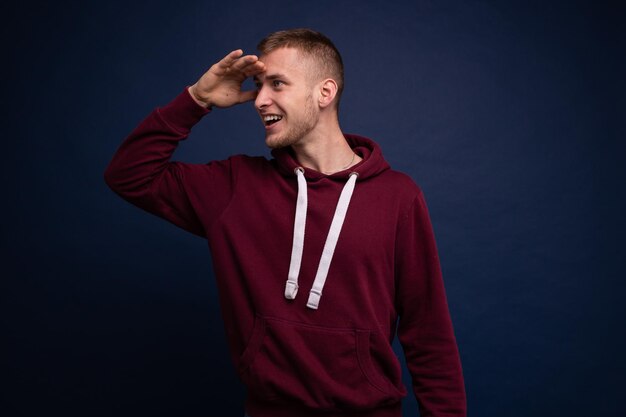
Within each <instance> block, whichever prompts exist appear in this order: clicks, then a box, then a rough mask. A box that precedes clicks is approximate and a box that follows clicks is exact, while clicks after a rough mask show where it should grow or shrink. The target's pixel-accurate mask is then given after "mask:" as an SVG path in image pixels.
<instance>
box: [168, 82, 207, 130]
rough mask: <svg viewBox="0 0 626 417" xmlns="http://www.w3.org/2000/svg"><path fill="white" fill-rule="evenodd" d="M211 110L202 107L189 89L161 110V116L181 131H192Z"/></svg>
mask: <svg viewBox="0 0 626 417" xmlns="http://www.w3.org/2000/svg"><path fill="white" fill-rule="evenodd" d="M210 112H211V109H208V108H205V107H202V106H200V105H199V104H198V103H196V102H195V100H194V99H193V98H192V97H191V95H190V94H189V91H188V87H185V90H184V91H183V92H181V93H180V94H179V95H178V96H176V98H174V100H172V101H171V102H170V103H169V104H167V105H166V106H163V107H161V108H159V115H160V116H161V117H162V118H163V120H165V121H166V122H167V124H168V125H170V126H172V127H173V128H175V129H176V130H179V131H190V130H191V128H192V127H193V126H194V125H195V124H196V123H198V122H199V121H200V120H201V119H202V118H203V117H204V116H205V115H207V114H208V113H210Z"/></svg>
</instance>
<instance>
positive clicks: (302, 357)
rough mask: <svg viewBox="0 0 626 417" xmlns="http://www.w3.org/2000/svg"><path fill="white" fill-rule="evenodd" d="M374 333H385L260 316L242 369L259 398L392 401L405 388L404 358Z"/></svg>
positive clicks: (349, 404)
mask: <svg viewBox="0 0 626 417" xmlns="http://www.w3.org/2000/svg"><path fill="white" fill-rule="evenodd" d="M374 338H381V336H379V335H377V334H376V333H374V332H372V331H369V330H357V329H345V328H331V327H321V326H312V325H307V324H302V323H294V322H290V321H285V320H282V319H275V318H267V317H260V316H257V318H256V320H255V324H254V330H253V332H252V336H251V338H250V342H249V344H248V347H247V348H246V350H245V351H244V353H243V355H242V356H241V358H240V364H239V374H240V376H241V378H242V380H243V382H244V383H245V384H246V386H247V387H248V391H249V394H250V395H251V396H254V397H256V398H259V399H261V400H271V401H281V402H297V403H299V404H304V405H306V406H308V407H313V408H318V409H326V410H332V409H344V408H351V409H367V408H372V407H376V406H381V405H385V404H392V403H395V402H397V401H399V400H400V399H401V398H402V397H403V396H404V395H405V394H406V391H405V390H404V388H403V387H402V385H401V375H400V373H401V371H400V364H399V362H398V360H397V358H396V356H395V354H394V353H393V351H392V350H391V347H389V345H388V343H386V342H384V341H383V343H380V340H377V342H378V343H372V339H374ZM374 345H375V346H376V348H377V349H378V350H377V351H375V352H372V346H374ZM386 375H389V377H387V376H386Z"/></svg>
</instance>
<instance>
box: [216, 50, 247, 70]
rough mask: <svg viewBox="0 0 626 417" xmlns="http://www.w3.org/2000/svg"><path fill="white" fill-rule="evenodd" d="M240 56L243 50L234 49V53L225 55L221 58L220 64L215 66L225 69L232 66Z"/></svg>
mask: <svg viewBox="0 0 626 417" xmlns="http://www.w3.org/2000/svg"><path fill="white" fill-rule="evenodd" d="M242 55H243V50H241V49H235V50H234V51H232V52H230V53H229V54H228V55H226V56H225V57H224V58H222V59H221V60H220V62H218V63H217V65H218V66H219V67H221V68H222V69H227V68H229V67H230V66H231V65H233V63H234V62H235V61H237V59H239V57H241V56H242Z"/></svg>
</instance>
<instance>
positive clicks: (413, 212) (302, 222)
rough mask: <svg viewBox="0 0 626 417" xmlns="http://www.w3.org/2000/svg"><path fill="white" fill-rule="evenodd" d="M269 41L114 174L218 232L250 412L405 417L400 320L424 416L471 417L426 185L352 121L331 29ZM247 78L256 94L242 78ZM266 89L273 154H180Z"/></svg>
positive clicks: (204, 86)
mask: <svg viewBox="0 0 626 417" xmlns="http://www.w3.org/2000/svg"><path fill="white" fill-rule="evenodd" d="M259 50H260V52H261V56H260V58H257V57H256V56H254V55H246V56H243V52H242V51H241V50H236V51H233V52H231V53H229V54H228V55H227V56H226V57H225V58H224V59H222V60H221V61H219V62H218V63H217V64H215V65H213V66H212V67H211V68H210V69H209V70H208V71H207V72H206V73H205V74H204V75H203V76H202V77H201V78H200V79H199V80H198V82H196V83H195V84H194V85H192V86H190V87H189V88H187V89H185V91H183V92H182V93H181V94H180V95H179V96H178V97H176V98H175V99H174V100H173V101H172V102H171V103H170V104H168V105H167V106H165V107H162V108H158V109H156V110H155V111H154V112H153V113H152V114H150V115H149V116H148V118H147V119H145V120H144V121H143V122H142V123H141V124H140V125H139V126H138V127H137V128H136V129H135V130H134V131H133V132H132V133H131V135H130V136H129V137H128V138H127V139H126V141H125V142H124V143H123V144H122V145H121V147H120V148H119V150H118V151H117V153H116V154H115V156H114V158H113V160H112V161H111V163H110V165H109V167H108V169H107V172H106V174H105V178H106V181H107V183H108V184H109V186H110V187H111V188H112V189H113V190H114V191H115V192H117V193H118V194H119V195H121V196H122V197H123V198H125V199H126V200H128V201H130V202H131V203H133V204H136V205H137V206H139V207H141V208H143V209H145V210H147V211H149V212H151V213H154V214H156V215H158V216H161V217H163V218H165V219H167V220H169V221H171V222H173V223H174V224H176V225H178V226H180V227H182V228H184V229H186V230H188V231H190V232H192V233H195V234H197V235H200V236H203V237H205V238H206V239H207V240H208V243H209V246H210V250H211V254H212V257H213V265H214V268H215V275H216V277H217V285H218V290H219V296H220V303H221V309H222V312H223V317H224V321H225V328H226V333H227V337H228V342H229V346H230V352H231V356H232V360H233V362H234V364H235V366H236V368H237V370H238V373H239V376H240V378H241V379H242V381H243V382H244V383H245V385H246V386H247V388H248V393H249V394H248V398H247V401H246V411H247V413H248V414H249V415H250V416H252V417H283V416H284V417H287V416H289V417H308V416H318V417H321V416H332V417H340V416H356V415H358V416H367V417H387V416H388V417H391V416H393V417H399V416H401V414H402V413H401V401H400V400H401V398H402V397H403V396H404V395H405V394H406V390H405V388H404V386H403V385H402V382H401V367H400V364H399V362H398V359H397V357H396V356H395V354H394V352H393V350H392V348H391V343H392V340H393V338H394V336H395V334H396V331H397V333H398V336H399V339H400V342H401V343H402V346H403V348H404V353H405V356H406V362H407V365H408V369H409V371H410V373H411V376H412V380H413V391H414V393H415V395H416V397H417V400H418V402H419V405H420V410H421V414H422V416H464V415H465V392H464V387H463V378H462V373H461V366H460V361H459V355H458V351H457V346H456V342H455V338H454V334H453V329H452V324H451V321H450V316H449V312H448V307H447V304H446V297H445V290H444V285H443V282H442V277H441V272H440V266H439V260H438V257H437V251H436V246H435V241H434V237H433V232H432V228H431V225H430V220H429V217H428V212H427V209H426V204H425V202H424V198H423V195H422V192H421V191H420V189H419V188H418V187H417V186H416V185H415V184H414V182H413V181H412V180H411V179H410V178H409V177H407V176H406V175H404V174H401V173H398V172H396V171H393V170H391V169H390V167H389V165H388V164H387V162H385V160H384V159H383V157H382V154H381V151H380V149H379V147H378V146H377V145H376V144H375V143H374V142H373V141H371V140H369V139H366V138H363V137H360V136H356V135H344V134H343V133H342V132H341V129H340V127H339V122H338V117H337V109H338V104H339V98H340V95H341V91H342V89H343V64H342V61H341V57H340V55H339V52H338V51H337V49H336V48H335V46H334V45H333V44H332V42H331V41H330V40H329V39H328V38H326V37H325V36H323V35H322V34H320V33H317V32H314V31H311V30H307V29H296V30H288V31H281V32H276V33H273V34H271V35H269V36H268V37H267V38H266V39H264V40H263V41H262V42H261V43H260V44H259ZM248 77H254V80H255V82H256V84H257V90H256V91H242V88H241V85H242V83H243V82H244V80H245V79H247V78H248ZM251 100H254V105H255V107H256V109H257V111H258V113H259V116H260V117H261V122H262V123H263V124H264V125H265V132H266V136H265V141H266V143H267V145H268V146H269V147H270V148H272V149H273V151H272V155H273V159H271V160H267V159H266V158H263V157H256V158H253V157H248V156H234V157H231V158H230V159H228V160H226V161H214V162H210V163H208V164H206V165H195V164H184V163H176V162H170V158H171V156H172V154H173V153H174V150H175V149H176V147H177V145H178V143H179V142H180V141H181V140H183V139H185V138H187V136H188V135H189V133H190V131H191V128H192V127H193V126H194V125H195V124H196V123H198V122H199V121H200V119H202V117H203V116H205V115H206V114H208V113H209V112H210V110H211V109H212V108H215V107H217V108H226V107H230V106H233V105H235V104H239V103H243V102H246V101H251Z"/></svg>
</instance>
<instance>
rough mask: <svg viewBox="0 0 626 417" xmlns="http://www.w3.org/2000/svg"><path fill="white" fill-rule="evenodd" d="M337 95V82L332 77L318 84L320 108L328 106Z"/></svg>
mask: <svg viewBox="0 0 626 417" xmlns="http://www.w3.org/2000/svg"><path fill="white" fill-rule="evenodd" d="M336 95H337V83H336V82H335V80H333V79H332V78H327V79H325V80H324V81H322V83H321V85H320V97H319V104H320V107H321V108H325V107H328V106H330V104H331V103H332V102H333V100H334V99H335V96H336Z"/></svg>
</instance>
